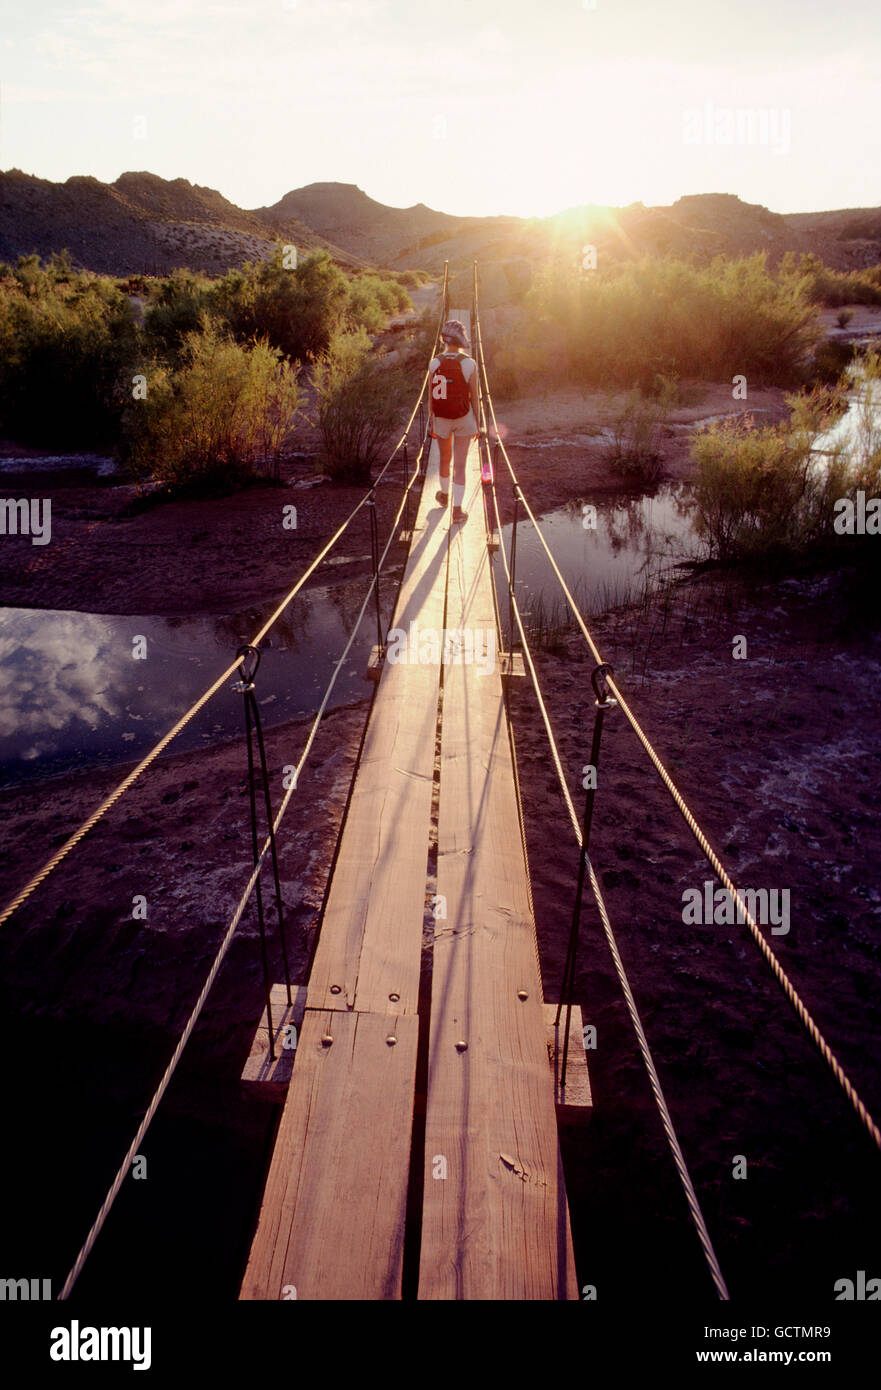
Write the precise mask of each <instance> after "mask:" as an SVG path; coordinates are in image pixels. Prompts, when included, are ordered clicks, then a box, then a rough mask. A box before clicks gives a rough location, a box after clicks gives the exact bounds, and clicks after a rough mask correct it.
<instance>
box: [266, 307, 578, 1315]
mask: <svg viewBox="0 0 881 1390" xmlns="http://www.w3.org/2000/svg"><path fill="white" fill-rule="evenodd" d="M451 317H456V318H460V319H463V320H464V321H465V322H466V324H467V323H468V318H469V316H468V315H467V314H466V313H463V312H462V311H453V312H452V314H451ZM469 473H470V475H471V477H472V478H473V480H474V481H473V482H472V483H470V484H469V488H468V492H467V493H466V503H465V505H466V510H468V511H469V513H470V516H469V520H468V522H467V523H466V524H465V526H457V527H455V528H454V529H453V531H452V533H450V529H449V528H450V521H449V512H447V513H446V516H444V515H443V514H442V512H441V510H440V508H439V507H438V505H437V503H436V502H435V500H434V494H435V490H436V487H437V462H436V453H434V454H433V456H432V459H431V460H430V462H429V467H428V474H427V477H426V480H425V484H424V488H423V493H422V499H421V502H420V507H419V512H418V516H417V521H416V524H415V527H414V534H413V540H412V543H411V549H410V556H409V559H408V563H407V567H406V570H405V575H404V580H403V583H402V589H401V593H400V596H399V602H398V605H397V609H396V613H395V618H394V621H393V624H392V626H394V627H398V628H403V629H405V630H406V631H408V633H409V632H410V624H411V622H412V623H414V624H415V625H416V627H417V628H418V629H419V630H425V629H433V630H435V631H436V632H438V633H442V632H443V629H444V627H446V628H447V630H448V631H449V630H450V629H452V628H460V629H463V630H468V631H470V632H473V631H474V630H475V629H479V630H480V632H481V633H482V634H484V638H485V635H486V633H487V632H488V633H489V634H490V637H489V643H490V651H491V652H493V653H494V652H495V618H494V611H493V604H492V592H491V588H490V584H491V579H490V574H489V566H488V557H487V550H486V535H485V527H484V520H483V503H482V498H481V491H480V481H479V477H480V469H479V465H478V464H477V462H476V459H475V458H471V459H469ZM445 605H446V607H445ZM477 655H478V661H477V663H476V664H465V663H464V662H463V663H461V664H450V665H446V666H445V667H444V668H443V669H444V692H443V728H442V766H441V786H440V822H439V856H438V885H437V891H438V893H439V894H442V895H443V896H444V897H445V898H446V911H447V915H446V918H439V919H438V921H437V923H436V929H435V941H434V963H433V977H432V1001H431V1017H430V1033H429V1039H428V1092H427V1114H426V1128H427V1133H426V1145H425V1169H426V1175H425V1182H424V1197H423V1211H422V1246H421V1257H420V1268H419V1297H420V1298H426V1299H489V1298H524V1299H527V1298H528V1299H558V1298H575V1297H577V1296H578V1294H577V1289H576V1285H575V1271H574V1263H573V1258H572V1245H571V1236H570V1231H569V1215H568V1208H567V1205H566V1196H565V1187H564V1183H563V1177H562V1170H561V1167H560V1158H559V1146H558V1141H557V1128H556V1117H555V1111H554V1098H553V1079H552V1075H551V1071H550V1067H549V1065H548V1053H547V1045H546V1041H545V1024H544V1019H543V1014H542V995H541V979H540V972H539V967H538V958H537V949H536V942H535V929H534V923H533V918H532V910H531V906H530V902H529V896H528V888H527V879H526V865H525V859H524V854H523V848H522V843H521V838H520V830H519V822H518V818H517V806H516V795H515V787H514V776H513V765H512V760H511V753H510V747H509V744H508V730H507V720H506V714H505V709H504V704H503V700H502V691H501V682H500V677H499V670H498V659H497V656H496V659H495V669H494V670H493V672H492V673H491V674H481V673H480V672H481V668H482V665H484V666H485V662H483V663H481V662H480V655H481V653H480V649H479V648H478V653H477ZM440 673H441V666H440V665H439V664H438V663H435V662H432V663H426V664H421V663H418V662H414V664H410V662H409V661H408V662H406V663H404V662H398V663H395V664H388V663H386V664H385V665H384V667H383V670H382V675H381V677H380V681H379V684H378V686H377V690H376V698H375V701H374V705H373V709H372V711H371V715H370V719H369V723H368V728H367V734H366V738H365V744H364V750H363V756H362V761H361V764H360V767H359V771H358V775H357V778H356V782H355V787H354V788H353V793H352V797H351V800H350V805H349V810H348V814H347V817H346V822H345V825H344V827H343V833H342V838H341V841H340V852H339V855H338V858H337V864H336V868H335V872H334V879H333V883H332V885H331V890H330V893H329V895H328V902H327V907H326V911H325V916H324V921H323V924H322V929H321V936H320V939H319V944H318V948H317V951H316V955H315V960H314V962H313V968H312V974H311V977H310V980H309V984H308V988H307V996H306V1010H305V1015H304V1021H303V1027H302V1030H301V1033H300V1041H299V1046H298V1048H297V1052H296V1060H295V1065H294V1068H293V1075H292V1079H291V1083H290V1088H289V1091H288V1095H287V1099H286V1101H285V1105H284V1109H283V1112H282V1116H281V1121H280V1125H279V1131H278V1135H277V1139H276V1144H275V1149H274V1152H273V1157H272V1161H271V1165H270V1170H269V1176H268V1179H267V1184H266V1189H265V1192H264V1196H263V1203H262V1207H261V1212H260V1217H259V1221H258V1225H257V1231H256V1235H255V1237H254V1242H253V1245H252V1249H251V1255H250V1259H249V1262H248V1268H247V1271H246V1274H245V1278H244V1282H243V1285H242V1290H241V1297H242V1298H250V1299H278V1298H284V1297H297V1298H299V1299H303V1298H306V1299H368V1300H378V1299H395V1298H400V1296H401V1269H402V1257H403V1242H404V1225H405V1218H406V1205H407V1188H408V1178H409V1164H410V1145H411V1131H412V1118H413V1110H414V1101H415V1095H414V1092H415V1077H416V1063H417V1041H418V1029H419V1026H420V1020H419V1018H418V1017H417V1005H418V986H419V965H420V955H421V949H422V933H423V915H424V907H425V893H426V878H427V851H428V837H429V825H430V816H431V796H432V777H433V770H434V758H435V734H436V724H437V709H438V696H439V683H440ZM523 995H525V998H523V997H521V996H523ZM421 1026H422V1028H423V1029H424V1028H425V1027H426V1020H425V1019H424V1018H423V1019H422V1021H421ZM463 1042H464V1043H465V1047H464V1049H462V1048H461V1044H462V1043H463ZM457 1044H458V1045H459V1046H457ZM437 1157H442V1158H443V1159H444V1160H445V1163H444V1165H440V1167H445V1169H446V1173H445V1176H444V1177H437V1176H435V1174H437V1173H438V1172H439V1166H438V1165H437V1164H436V1163H435V1161H434V1160H435V1159H436V1158H437ZM292 1289H295V1290H296V1293H295V1294H294V1293H291V1290H292Z"/></svg>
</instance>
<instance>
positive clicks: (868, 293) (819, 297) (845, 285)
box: [780, 251, 881, 309]
mask: <svg viewBox="0 0 881 1390" xmlns="http://www.w3.org/2000/svg"><path fill="white" fill-rule="evenodd" d="M780 276H781V279H790V280H802V281H803V282H804V285H805V293H806V294H807V297H808V298H809V299H810V301H811V303H813V304H823V305H826V306H827V307H828V308H832V309H835V308H838V306H839V305H841V304H881V265H875V266H869V267H868V268H867V269H865V270H833V269H832V268H831V266H828V265H826V264H825V263H824V262H823V261H821V260H820V258H819V256H815V255H813V254H812V253H806V254H803V255H801V256H798V257H797V256H796V255H795V253H794V252H792V251H788V252H787V253H786V255H785V256H784V257H783V259H782V260H781V262H780Z"/></svg>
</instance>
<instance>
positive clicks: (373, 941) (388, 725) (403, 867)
mask: <svg viewBox="0 0 881 1390" xmlns="http://www.w3.org/2000/svg"><path fill="white" fill-rule="evenodd" d="M437 479H438V473H437V459H436V456H435V461H434V463H433V464H432V463H429V465H428V469H427V474H426V478H425V483H424V486H423V490H422V497H421V499H420V504H419V511H418V514H417V518H416V522H415V525H414V540H413V543H412V545H411V547H410V554H409V557H408V560H407V566H406V569H405V572H404V578H403V581H402V585H401V591H400V594H399V598H398V603H397V607H396V610H395V616H394V619H393V621H392V623H391V625H390V627H391V628H398V629H402V630H403V631H404V632H406V633H407V634H408V640H409V635H410V633H411V631H412V630H413V629H411V624H413V625H414V629H415V631H416V632H417V633H418V631H419V630H420V629H423V628H435V629H437V630H440V629H442V627H443V612H444V591H445V587H446V569H447V545H446V533H445V531H444V529H443V527H442V525H441V521H442V517H443V513H442V512H441V509H440V507H439V506H438V503H437V502H436V501H435V500H434V495H435V492H436V491H437V486H438V481H437ZM412 655H414V653H413V652H412V650H411V649H410V647H409V645H408V649H407V656H408V660H407V661H406V662H403V661H399V660H398V661H391V660H390V659H389V656H388V655H387V656H386V659H385V661H384V662H383V663H382V668H381V672H380V675H379V683H378V687H377V691H376V697H375V700H374V704H373V709H372V712H371V715H370V722H369V724H368V728H367V735H366V739H365V743H364V750H363V753H362V757H361V764H360V767H359V770H358V776H357V779H356V782H355V787H354V790H353V793H352V797H351V801H350V805H349V811H348V815H347V818H346V823H345V827H344V829H343V836H342V840H341V842H340V852H339V856H338V859H337V865H336V869H335V871H334V876H333V883H332V885H331V889H330V893H329V895H328V901H327V906H326V910H325V913H324V919H323V922H322V925H321V934H320V936H319V940H318V946H317V949H316V952H315V959H314V962H313V965H312V971H311V974H310V977H309V996H308V1003H309V1007H310V1008H322V1009H357V1010H358V1011H359V1012H362V1013H390V1014H398V1013H415V1012H416V1008H417V1000H418V993H419V966H420V957H421V950H422V923H423V913H424V908H425V885H426V863H427V856H428V828H429V821H430V816H431V797H432V779H433V776H434V758H435V733H436V727H437V702H438V689H439V683H440V666H439V664H438V663H434V664H427V663H426V664H423V663H420V662H419V661H418V660H416V661H411V660H410V659H409V658H410V657H411V656H412ZM415 655H416V656H417V657H418V648H417V651H416V653H415Z"/></svg>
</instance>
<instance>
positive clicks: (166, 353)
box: [144, 270, 209, 361]
mask: <svg viewBox="0 0 881 1390" xmlns="http://www.w3.org/2000/svg"><path fill="white" fill-rule="evenodd" d="M208 295H209V281H208V280H206V279H205V277H204V276H200V275H194V274H193V272H192V271H191V270H175V271H173V272H172V274H171V275H169V276H168V277H166V278H165V279H164V280H160V281H159V283H158V285H156V286H154V287H152V291H151V296H152V299H153V303H152V305H151V307H150V308H149V309H148V310H147V312H146V313H145V315H144V338H145V342H146V346H147V350H148V351H149V352H152V353H154V354H157V355H160V356H163V357H166V358H167V359H168V360H169V361H174V360H175V359H176V358H177V356H178V355H179V353H180V351H181V347H182V344H183V341H184V338H185V337H186V336H187V334H189V333H194V332H196V331H197V330H198V329H199V326H200V324H201V322H202V316H203V314H204V313H205V309H206V307H207V304H208Z"/></svg>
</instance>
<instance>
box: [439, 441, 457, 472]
mask: <svg viewBox="0 0 881 1390" xmlns="http://www.w3.org/2000/svg"><path fill="white" fill-rule="evenodd" d="M437 447H438V453H439V454H440V475H441V477H442V478H449V476H450V457H451V455H452V452H453V441H452V439H451V438H447V439H439V440H438V441H437Z"/></svg>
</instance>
